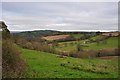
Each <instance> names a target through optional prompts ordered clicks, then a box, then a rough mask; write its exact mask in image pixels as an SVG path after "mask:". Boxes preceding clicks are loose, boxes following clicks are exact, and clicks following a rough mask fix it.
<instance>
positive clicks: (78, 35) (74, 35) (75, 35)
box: [71, 34, 82, 38]
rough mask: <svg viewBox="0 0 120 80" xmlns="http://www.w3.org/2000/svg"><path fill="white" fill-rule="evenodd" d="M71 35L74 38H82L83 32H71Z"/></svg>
mask: <svg viewBox="0 0 120 80" xmlns="http://www.w3.org/2000/svg"><path fill="white" fill-rule="evenodd" d="M71 36H73V37H74V38H80V37H81V36H82V34H71Z"/></svg>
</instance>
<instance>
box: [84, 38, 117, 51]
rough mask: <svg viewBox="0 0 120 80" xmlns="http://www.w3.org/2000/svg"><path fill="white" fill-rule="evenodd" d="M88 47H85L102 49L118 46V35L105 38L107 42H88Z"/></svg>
mask: <svg viewBox="0 0 120 80" xmlns="http://www.w3.org/2000/svg"><path fill="white" fill-rule="evenodd" d="M88 46H89V47H87V48H86V49H95V50H97V49H104V48H117V47H118V37H111V38H109V39H107V44H104V43H101V44H99V45H97V43H92V44H88Z"/></svg>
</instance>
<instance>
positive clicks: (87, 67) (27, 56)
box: [21, 49, 118, 78]
mask: <svg viewBox="0 0 120 80" xmlns="http://www.w3.org/2000/svg"><path fill="white" fill-rule="evenodd" d="M21 52H22V54H21V57H22V58H23V59H24V60H25V61H26V63H27V65H28V69H27V71H26V73H25V75H24V76H22V77H25V78H117V77H118V59H117V58H112V59H100V58H98V59H97V58H93V59H79V58H71V57H66V58H59V57H56V55H55V54H50V53H46V52H40V51H34V50H28V49H21Z"/></svg>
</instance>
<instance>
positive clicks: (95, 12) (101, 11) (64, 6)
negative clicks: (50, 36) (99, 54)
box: [2, 2, 118, 30]
mask: <svg viewBox="0 0 120 80" xmlns="http://www.w3.org/2000/svg"><path fill="white" fill-rule="evenodd" d="M117 8H118V6H117V3H115V2H114V3H113V2H111V3H110V2H99V3H97V2H91V3H88V2H85V3H84V2H72V3H71V2H39V3H34V2H32V3H27V2H20V3H17V2H16V3H15V2H14V3H12V2H8V3H6V2H5V3H3V6H2V11H3V16H2V17H3V20H5V21H6V23H7V24H8V25H9V29H10V30H32V29H56V30H97V29H98V30H117V27H118V26H117V20H118V18H117V17H118V11H117V10H118V9H117ZM62 24H65V25H62ZM18 25H19V26H18ZM60 25H61V26H60ZM13 26H14V27H13ZM101 26H102V27H101Z"/></svg>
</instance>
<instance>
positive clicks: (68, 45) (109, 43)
mask: <svg viewBox="0 0 120 80" xmlns="http://www.w3.org/2000/svg"><path fill="white" fill-rule="evenodd" d="M102 37H103V36H96V37H92V39H94V40H95V39H98V38H102ZM85 41H88V39H86V40H80V41H69V42H61V43H59V46H58V47H56V49H57V50H59V51H68V52H69V51H75V50H76V45H77V44H78V43H81V44H82V43H83V42H85ZM82 45H84V47H83V49H84V50H91V49H92V50H99V49H104V48H117V47H118V37H110V38H108V39H106V40H104V41H100V42H99V43H97V42H93V43H87V44H82Z"/></svg>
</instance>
